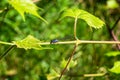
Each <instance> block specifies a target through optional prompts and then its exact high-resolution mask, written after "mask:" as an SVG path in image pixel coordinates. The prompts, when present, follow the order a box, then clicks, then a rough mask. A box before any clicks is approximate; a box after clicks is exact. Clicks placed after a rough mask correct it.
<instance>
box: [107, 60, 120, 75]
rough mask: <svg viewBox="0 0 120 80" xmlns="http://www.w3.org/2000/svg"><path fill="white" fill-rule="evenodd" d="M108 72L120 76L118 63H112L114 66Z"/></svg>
mask: <svg viewBox="0 0 120 80" xmlns="http://www.w3.org/2000/svg"><path fill="white" fill-rule="evenodd" d="M109 71H110V72H113V73H116V74H120V61H116V62H115V63H114V66H113V67H112V68H111V69H109Z"/></svg>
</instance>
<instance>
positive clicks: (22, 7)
mask: <svg viewBox="0 0 120 80" xmlns="http://www.w3.org/2000/svg"><path fill="white" fill-rule="evenodd" d="M8 2H9V4H11V5H12V6H13V7H14V8H15V9H16V10H17V11H18V12H19V14H20V15H21V16H22V18H23V20H24V21H25V16H24V13H29V14H32V15H34V16H36V17H38V18H40V19H41V20H43V21H44V22H46V23H47V21H46V20H45V19H43V18H42V17H41V16H40V15H39V14H38V13H37V10H38V9H39V7H37V6H36V5H35V4H34V3H33V2H32V1H31V0H9V1H8Z"/></svg>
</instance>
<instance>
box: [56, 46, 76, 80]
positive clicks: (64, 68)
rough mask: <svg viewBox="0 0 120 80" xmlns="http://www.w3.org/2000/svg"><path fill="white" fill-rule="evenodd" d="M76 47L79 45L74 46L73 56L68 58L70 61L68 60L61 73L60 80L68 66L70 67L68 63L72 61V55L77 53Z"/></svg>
mask: <svg viewBox="0 0 120 80" xmlns="http://www.w3.org/2000/svg"><path fill="white" fill-rule="evenodd" d="M76 47H77V44H76V45H75V46H74V49H73V51H72V53H71V56H70V58H69V60H68V62H67V64H66V66H65V68H64V69H63V71H62V72H61V75H60V77H59V79H58V80H60V79H61V78H62V75H63V74H64V72H65V71H66V69H67V67H68V65H69V63H70V61H71V59H72V56H73V55H74V53H75V50H76Z"/></svg>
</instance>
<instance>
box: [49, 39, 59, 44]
mask: <svg viewBox="0 0 120 80" xmlns="http://www.w3.org/2000/svg"><path fill="white" fill-rule="evenodd" d="M58 41H59V40H57V39H53V40H51V41H50V44H54V43H57V42H58Z"/></svg>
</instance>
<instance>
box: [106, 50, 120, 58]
mask: <svg viewBox="0 0 120 80" xmlns="http://www.w3.org/2000/svg"><path fill="white" fill-rule="evenodd" d="M105 55H106V56H108V57H111V56H117V55H120V52H119V51H111V52H108V53H106V54H105Z"/></svg>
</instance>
